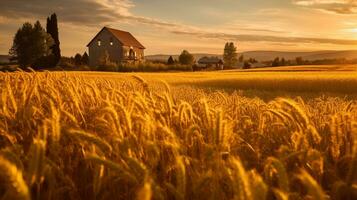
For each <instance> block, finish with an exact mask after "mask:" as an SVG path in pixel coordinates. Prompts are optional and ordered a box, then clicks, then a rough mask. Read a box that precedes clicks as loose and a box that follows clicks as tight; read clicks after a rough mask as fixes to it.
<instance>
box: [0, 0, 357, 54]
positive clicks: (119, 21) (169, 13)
mask: <svg viewBox="0 0 357 200" xmlns="http://www.w3.org/2000/svg"><path fill="white" fill-rule="evenodd" d="M54 12H55V13H57V16H58V20H59V32H60V41H61V50H62V54H63V55H65V56H73V55H74V54H75V53H83V52H85V51H86V50H87V48H86V45H87V44H88V42H89V41H90V40H91V39H92V38H93V37H94V36H95V35H96V33H97V32H98V31H99V30H100V29H101V28H102V27H103V26H108V27H112V28H116V29H120V30H125V31H129V32H131V33H132V34H133V35H134V36H135V37H136V38H137V39H138V40H139V41H140V42H141V43H142V44H143V45H144V46H145V47H146V48H147V49H146V52H145V54H146V55H152V54H179V53H180V52H181V51H182V50H183V49H186V50H188V51H190V52H192V53H215V54H221V53H222V52H223V48H224V44H225V43H226V42H234V43H235V44H236V45H237V46H238V51H240V52H242V51H253V50H269V51H314V50H350V49H357V0H0V54H7V53H8V51H9V49H10V47H11V45H12V40H13V37H14V34H15V33H16V31H17V30H18V29H19V27H21V26H22V24H23V23H25V22H31V23H34V22H35V21H36V20H40V22H41V23H42V25H43V26H44V27H45V26H46V24H45V21H46V18H47V16H49V15H50V14H52V13H54Z"/></svg>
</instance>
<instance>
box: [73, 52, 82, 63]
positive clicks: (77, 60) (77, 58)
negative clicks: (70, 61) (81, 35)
mask: <svg viewBox="0 0 357 200" xmlns="http://www.w3.org/2000/svg"><path fill="white" fill-rule="evenodd" d="M74 64H75V65H77V66H79V65H82V56H81V54H79V53H77V54H76V55H75V56H74Z"/></svg>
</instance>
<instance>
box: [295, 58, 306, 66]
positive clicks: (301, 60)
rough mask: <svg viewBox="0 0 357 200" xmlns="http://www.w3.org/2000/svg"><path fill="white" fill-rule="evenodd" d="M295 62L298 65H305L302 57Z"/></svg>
mask: <svg viewBox="0 0 357 200" xmlns="http://www.w3.org/2000/svg"><path fill="white" fill-rule="evenodd" d="M295 61H296V64H297V65H303V64H304V60H303V59H302V57H296V59H295Z"/></svg>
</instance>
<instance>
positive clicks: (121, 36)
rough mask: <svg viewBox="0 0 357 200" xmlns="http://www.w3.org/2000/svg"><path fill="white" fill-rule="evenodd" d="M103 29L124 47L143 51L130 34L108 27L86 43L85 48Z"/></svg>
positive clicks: (142, 47)
mask: <svg viewBox="0 0 357 200" xmlns="http://www.w3.org/2000/svg"><path fill="white" fill-rule="evenodd" d="M105 29H106V30H108V31H109V32H110V33H111V34H112V35H113V36H114V37H115V38H116V39H118V40H119V41H120V42H121V43H122V44H123V45H124V46H129V47H130V46H132V47H136V48H139V49H145V47H144V46H143V45H142V44H141V43H140V42H139V41H138V40H137V39H136V38H135V37H134V36H133V35H132V34H131V33H129V32H126V31H121V30H117V29H113V28H108V27H104V28H102V30H101V31H99V33H98V34H97V35H96V36H95V37H94V38H93V39H92V40H91V41H90V42H89V43H88V45H87V46H89V45H90V44H91V43H92V42H93V40H94V39H95V38H96V37H97V36H98V35H99V34H100V33H101V32H102V31H103V30H105Z"/></svg>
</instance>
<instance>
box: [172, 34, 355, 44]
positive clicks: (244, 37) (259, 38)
mask: <svg viewBox="0 0 357 200" xmlns="http://www.w3.org/2000/svg"><path fill="white" fill-rule="evenodd" d="M173 33H175V34H180V35H191V36H197V37H202V38H212V39H222V40H233V41H240V42H272V43H290V44H294V43H295V44H301V43H304V44H312V43H318V44H334V45H357V40H346V39H330V38H310V37H281V36H270V35H250V34H227V33H212V32H187V31H173Z"/></svg>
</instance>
